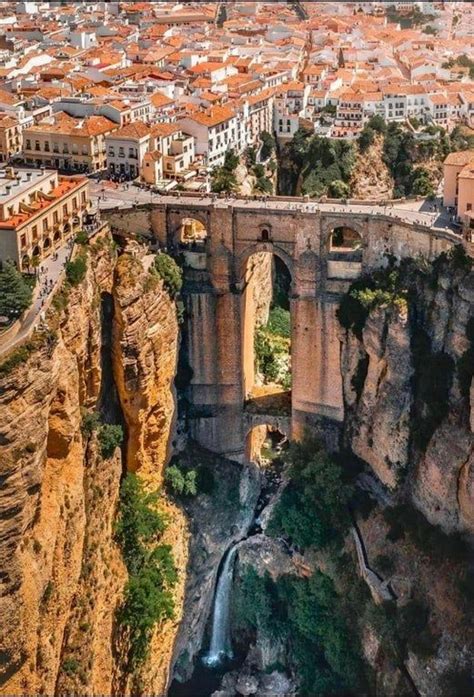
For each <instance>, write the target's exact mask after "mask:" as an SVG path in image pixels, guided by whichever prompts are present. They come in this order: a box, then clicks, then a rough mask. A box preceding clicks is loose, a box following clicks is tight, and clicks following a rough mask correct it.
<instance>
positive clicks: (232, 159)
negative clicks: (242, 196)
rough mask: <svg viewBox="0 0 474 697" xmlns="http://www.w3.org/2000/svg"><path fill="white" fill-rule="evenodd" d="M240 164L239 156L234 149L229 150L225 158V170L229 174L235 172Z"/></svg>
mask: <svg viewBox="0 0 474 697" xmlns="http://www.w3.org/2000/svg"><path fill="white" fill-rule="evenodd" d="M238 164H239V156H238V155H237V154H236V153H235V151H234V150H232V148H231V149H230V150H227V152H226V154H225V157H224V165H223V167H224V169H226V170H227V171H229V172H233V171H234V170H235V169H236V168H237V165H238Z"/></svg>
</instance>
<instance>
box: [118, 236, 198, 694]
mask: <svg viewBox="0 0 474 697" xmlns="http://www.w3.org/2000/svg"><path fill="white" fill-rule="evenodd" d="M152 261H153V256H151V255H149V256H146V255H145V256H144V252H143V249H142V248H140V247H138V246H137V247H131V248H130V252H129V253H126V254H123V255H122V256H121V257H120V258H119V260H118V262H117V264H116V267H115V272H114V284H113V291H112V292H113V301H114V319H113V339H112V346H113V350H112V359H113V372H114V378H115V384H116V387H117V392H118V397H119V401H120V405H121V408H122V413H123V417H124V421H125V425H126V432H127V439H126V443H127V452H126V463H127V469H128V470H129V471H134V472H137V474H138V475H139V476H140V478H142V479H143V480H144V481H145V482H146V484H147V485H148V487H149V488H150V489H151V490H153V491H156V490H157V489H158V488H160V486H161V485H162V482H163V470H164V466H165V464H166V462H167V459H168V457H169V455H170V452H171V448H172V440H173V435H174V430H175V393H174V377H175V375H176V366H177V360H178V337H179V331H178V318H177V312H176V305H175V303H174V301H173V300H171V298H170V296H169V294H168V293H167V292H166V290H165V289H164V287H163V282H162V281H161V280H160V279H159V278H158V277H157V276H155V275H153V274H151V273H150V266H151V263H152ZM162 507H164V508H165V511H166V513H167V514H168V521H169V524H168V528H167V530H166V533H165V536H164V539H163V542H164V543H165V544H170V545H171V546H172V548H173V556H174V560H175V564H176V568H177V569H178V571H179V581H178V584H177V586H176V587H175V589H174V601H175V619H174V620H173V621H168V622H165V623H164V624H163V625H161V626H160V627H158V628H157V630H156V631H155V633H154V635H153V637H152V641H151V648H150V657H149V659H148V660H147V661H146V663H145V665H144V666H143V668H142V669H140V672H139V676H138V683H139V685H140V692H142V693H144V694H155V695H161V694H163V693H164V690H165V688H166V684H167V681H168V674H169V669H170V662H171V657H172V653H173V646H174V641H175V637H176V632H177V627H178V624H177V623H178V622H179V620H180V619H181V615H182V605H183V601H184V584H185V577H186V568H187V562H188V538H189V533H188V529H187V521H186V518H185V516H184V514H183V512H182V511H181V510H180V509H179V508H178V507H177V506H176V505H174V504H173V503H172V502H171V501H165V500H164V501H163V504H162ZM136 684H137V680H136V679H135V680H134V683H133V685H132V684H131V681H130V680H128V681H122V683H121V684H120V685H119V686H118V691H119V692H121V691H123V690H124V689H125V688H127V687H128V689H132V688H133V689H136Z"/></svg>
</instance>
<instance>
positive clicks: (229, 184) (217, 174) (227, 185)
mask: <svg viewBox="0 0 474 697" xmlns="http://www.w3.org/2000/svg"><path fill="white" fill-rule="evenodd" d="M211 189H212V191H214V193H216V194H222V193H229V194H231V193H234V192H235V191H236V190H237V179H236V177H235V174H234V173H233V172H231V171H229V170H228V169H226V168H225V167H214V169H213V170H212V172H211Z"/></svg>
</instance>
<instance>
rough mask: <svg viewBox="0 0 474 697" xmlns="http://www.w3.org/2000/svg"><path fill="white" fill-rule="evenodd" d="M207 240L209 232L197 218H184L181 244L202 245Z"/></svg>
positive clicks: (180, 232) (181, 228)
mask: <svg viewBox="0 0 474 697" xmlns="http://www.w3.org/2000/svg"><path fill="white" fill-rule="evenodd" d="M206 239H207V230H206V228H205V226H204V225H203V223H201V221H200V220H197V219H196V218H183V220H182V222H181V227H180V231H179V242H180V244H182V245H187V246H188V245H191V246H195V245H202V244H204V243H205V241H206Z"/></svg>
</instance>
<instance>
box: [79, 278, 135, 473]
mask: <svg viewBox="0 0 474 697" xmlns="http://www.w3.org/2000/svg"><path fill="white" fill-rule="evenodd" d="M113 320H114V301H113V297H112V295H111V293H107V292H103V293H102V294H101V313H100V322H101V332H100V338H101V343H100V363H101V371H100V379H101V382H100V387H99V397H98V400H97V411H98V412H99V413H100V418H101V421H102V423H105V424H118V425H120V426H121V427H122V429H123V431H124V433H125V434H126V430H125V419H124V416H123V412H122V408H121V406H120V400H119V397H118V392H117V387H116V384H115V378H114V371H113V357H112V346H113V339H112V334H113ZM88 375H89V377H90V379H93V376H94V371H92V370H90V371H89V372H88ZM122 457H123V461H124V459H125V448H124V449H123V455H122ZM125 464H126V463H125V462H124V465H125Z"/></svg>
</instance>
